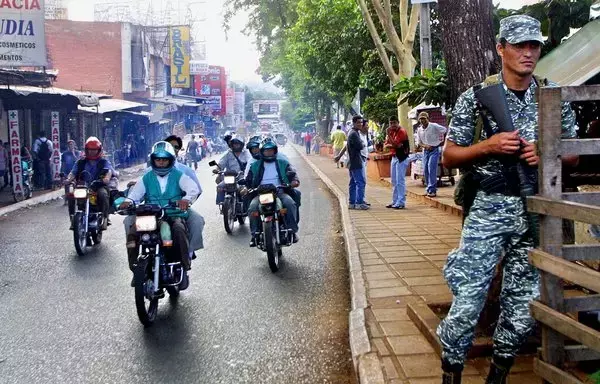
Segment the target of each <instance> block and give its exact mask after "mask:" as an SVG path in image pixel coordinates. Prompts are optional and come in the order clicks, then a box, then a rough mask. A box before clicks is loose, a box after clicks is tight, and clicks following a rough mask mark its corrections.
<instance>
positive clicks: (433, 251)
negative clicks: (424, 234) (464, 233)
mask: <svg viewBox="0 0 600 384" xmlns="http://www.w3.org/2000/svg"><path fill="white" fill-rule="evenodd" d="M451 250H452V248H450V247H435V248H431V249H419V252H420V253H422V254H423V255H425V256H427V255H441V254H443V253H445V254H448V253H449V252H450V251H451Z"/></svg>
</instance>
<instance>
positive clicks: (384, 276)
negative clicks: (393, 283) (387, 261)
mask: <svg viewBox="0 0 600 384" xmlns="http://www.w3.org/2000/svg"><path fill="white" fill-rule="evenodd" d="M365 278H366V279H367V281H373V280H389V279H395V278H396V275H394V274H393V273H392V272H372V273H365Z"/></svg>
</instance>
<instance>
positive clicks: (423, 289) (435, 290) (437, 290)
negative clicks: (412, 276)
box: [412, 284, 450, 295]
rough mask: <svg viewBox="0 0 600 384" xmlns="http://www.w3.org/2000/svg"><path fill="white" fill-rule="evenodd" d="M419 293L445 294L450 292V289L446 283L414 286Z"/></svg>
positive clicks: (414, 289)
mask: <svg viewBox="0 0 600 384" xmlns="http://www.w3.org/2000/svg"><path fill="white" fill-rule="evenodd" d="M412 289H413V291H415V293H416V294H418V295H444V294H448V293H450V289H449V288H448V286H447V285H446V284H443V285H442V284H440V285H423V286H417V287H413V288H412Z"/></svg>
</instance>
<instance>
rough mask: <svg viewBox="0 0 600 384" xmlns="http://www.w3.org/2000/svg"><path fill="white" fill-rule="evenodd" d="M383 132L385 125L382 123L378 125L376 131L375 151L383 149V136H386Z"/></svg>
mask: <svg viewBox="0 0 600 384" xmlns="http://www.w3.org/2000/svg"><path fill="white" fill-rule="evenodd" d="M385 132H386V128H385V125H382V126H380V127H379V130H378V131H377V133H376V135H375V151H376V152H383V151H384V148H383V143H384V142H385V136H386V133H385Z"/></svg>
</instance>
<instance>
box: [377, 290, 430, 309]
mask: <svg viewBox="0 0 600 384" xmlns="http://www.w3.org/2000/svg"><path fill="white" fill-rule="evenodd" d="M367 301H368V303H369V304H370V306H371V308H373V309H402V310H406V306H407V305H408V304H412V303H423V302H424V301H423V299H422V298H421V296H419V295H415V294H413V295H411V296H398V297H378V298H370V299H368V300H367Z"/></svg>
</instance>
